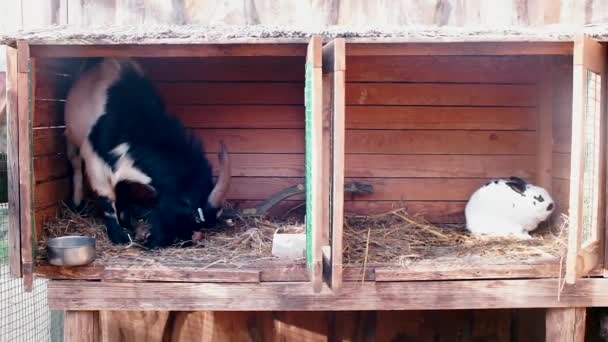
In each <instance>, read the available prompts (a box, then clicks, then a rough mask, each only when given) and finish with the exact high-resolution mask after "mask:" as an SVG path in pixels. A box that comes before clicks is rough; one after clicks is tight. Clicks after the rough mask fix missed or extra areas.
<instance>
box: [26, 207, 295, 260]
mask: <svg viewBox="0 0 608 342" xmlns="http://www.w3.org/2000/svg"><path fill="white" fill-rule="evenodd" d="M276 231H278V232H284V233H303V232H304V225H303V224H301V223H299V222H298V221H297V220H295V219H289V220H287V221H276V220H269V219H264V218H239V219H235V220H233V221H232V223H226V224H224V225H223V226H221V227H218V228H216V229H214V230H209V231H204V233H203V234H202V239H201V240H197V241H186V242H182V243H179V244H175V245H172V246H169V247H166V248H161V249H157V250H148V249H146V248H144V247H143V246H142V245H141V243H140V242H138V241H133V242H132V243H131V244H129V245H122V246H121V245H114V244H112V243H111V242H110V241H109V239H108V236H107V233H106V228H105V226H104V225H103V222H102V221H101V219H99V218H98V217H96V215H94V213H93V210H92V206H88V207H87V209H85V210H84V211H83V213H82V214H78V213H75V212H73V211H71V210H69V209H67V208H65V209H64V210H62V213H61V214H60V216H59V217H58V218H56V219H53V220H49V221H48V222H47V223H46V224H45V227H44V237H43V239H42V241H41V242H40V248H39V251H40V253H39V255H38V258H39V261H43V260H46V240H47V239H48V238H52V237H57V236H63V235H89V236H94V237H96V253H97V258H96V260H95V261H94V263H93V264H94V265H95V264H97V265H109V264H125V263H129V264H136V263H137V264H163V265H171V264H177V265H195V266H197V267H198V266H201V267H211V266H225V267H245V266H247V265H249V264H252V263H256V262H260V261H272V260H277V258H275V257H273V256H272V239H273V235H274V233H275V232H276ZM132 235H134V234H132ZM282 260H284V259H282ZM297 261H298V260H294V262H297ZM302 261H303V260H302Z"/></svg>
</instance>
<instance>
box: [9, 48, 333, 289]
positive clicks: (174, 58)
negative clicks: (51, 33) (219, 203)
mask: <svg viewBox="0 0 608 342" xmlns="http://www.w3.org/2000/svg"><path fill="white" fill-rule="evenodd" d="M9 50H10V51H9V74H10V75H9V94H10V97H9V99H10V102H9V111H10V113H11V114H10V117H11V123H10V129H11V139H12V143H11V148H12V150H11V155H10V156H11V158H10V160H11V169H10V173H11V177H12V179H11V195H12V197H11V203H13V205H12V207H11V208H12V211H11V213H12V215H20V216H19V220H20V224H18V221H13V226H12V230H11V231H12V233H13V234H12V235H11V236H12V240H11V241H12V242H13V245H12V247H13V250H12V256H11V265H12V270H13V273H14V274H16V275H22V276H23V277H25V278H26V280H27V281H26V283H29V284H31V279H32V275H34V274H36V275H39V276H43V277H47V278H50V279H64V278H69V279H87V280H94V279H99V280H111V279H120V280H123V281H129V280H131V281H138V280H148V281H189V282H230V283H251V282H254V283H258V282H276V281H291V282H308V281H312V282H314V283H315V285H316V286H315V288H317V289H318V288H319V286H320V285H321V258H320V251H321V250H320V244H319V241H318V239H320V238H321V232H320V231H319V229H321V226H320V218H321V212H320V206H319V202H318V201H313V203H310V200H309V201H308V202H309V204H311V205H310V206H307V208H306V210H307V214H306V218H307V219H306V223H307V224H308V227H307V230H308V234H307V235H308V239H309V240H311V241H310V243H309V246H310V247H309V250H308V256H307V258H303V259H301V260H299V261H292V260H287V261H277V260H276V259H275V260H268V259H270V258H268V257H265V258H260V259H259V260H257V261H253V262H245V263H243V264H241V265H239V264H236V266H235V265H234V264H232V265H230V266H228V265H227V264H226V263H225V262H222V260H218V261H213V262H206V261H201V260H196V259H193V260H190V261H188V262H185V261H184V260H176V259H175V258H171V257H170V256H161V257H160V258H156V260H155V261H153V262H152V264H150V258H151V257H152V256H150V255H148V256H147V257H145V258H143V259H142V260H140V261H135V260H134V257H133V255H132V253H126V254H124V255H123V253H118V254H116V255H114V256H112V257H111V260H112V261H111V262H110V261H108V262H98V261H96V262H94V263H93V264H91V265H90V266H83V267H75V268H71V269H69V268H62V267H55V266H52V265H50V264H48V263H47V262H46V261H45V260H44V258H41V257H40V254H41V253H43V252H44V250H43V249H44V246H43V245H40V246H41V247H42V248H39V250H38V251H37V250H36V249H37V246H38V245H39V243H40V241H41V239H43V238H44V236H45V234H46V233H47V232H46V231H45V230H46V228H45V225H46V224H47V223H48V222H49V221H52V220H53V219H54V218H55V217H57V215H58V213H60V212H61V211H62V209H63V207H64V204H63V203H64V202H68V200H69V198H70V196H71V177H70V165H69V163H68V160H67V158H66V151H65V149H66V147H65V137H64V133H63V132H64V128H63V125H64V121H63V103H64V101H65V98H66V95H67V91H68V89H69V87H70V85H71V83H72V82H73V80H74V78H75V75H76V72H77V70H78V68H79V66H80V65H82V61H83V58H88V57H126V56H128V57H133V58H136V59H137V61H138V62H139V63H140V65H141V66H142V67H143V69H144V72H145V73H146V74H147V76H148V77H149V78H150V79H151V80H153V82H154V83H155V85H156V87H157V88H158V89H159V91H160V94H161V96H162V97H163V98H164V100H165V102H166V104H167V106H168V110H169V112H171V113H173V114H174V115H176V116H177V117H178V118H179V119H180V120H181V121H182V122H183V123H184V125H185V126H186V128H188V129H189V130H191V131H193V132H194V134H195V135H197V136H199V137H200V138H201V140H202V141H203V144H204V146H205V149H206V153H208V159H209V160H210V161H211V163H212V164H215V163H217V157H216V156H215V153H216V152H218V149H219V142H220V140H223V141H224V142H225V144H226V145H227V147H228V150H229V152H230V158H231V164H232V176H233V183H232V185H231V189H232V190H231V192H230V194H229V195H228V198H227V200H228V202H231V203H232V204H233V205H235V206H236V207H237V208H242V209H247V208H251V207H254V206H255V205H257V204H258V203H259V202H261V201H262V200H265V199H267V198H269V197H271V196H272V195H273V194H275V193H277V192H280V191H281V190H283V189H284V188H287V187H290V186H294V185H298V184H304V181H305V178H306V179H308V180H307V183H309V184H310V185H309V186H308V192H307V196H306V197H308V198H309V199H311V198H315V196H319V192H320V189H321V184H320V183H317V182H311V181H310V179H311V177H312V178H314V179H318V178H319V177H320V175H319V172H320V170H321V168H320V165H319V163H320V161H321V160H320V158H316V157H315V156H318V155H320V152H318V151H320V146H321V144H320V135H319V134H317V132H318V131H320V127H321V121H320V115H321V103H320V96H321V94H320V90H321V87H320V82H321V78H320V77H321V69H320V67H321V64H320V63H321V39H320V38H318V37H317V38H314V39H312V40H311V41H310V42H309V43H308V44H307V43H306V42H305V41H300V42H298V43H286V44H270V43H269V44H265V43H263V42H260V43H258V42H255V43H251V44H223V45H222V44H207V45H190V46H188V45H172V46H168V47H166V46H160V45H157V46H150V45H148V46H133V45H126V46H125V45H114V46H109V45H92V46H83V45H64V46H62V45H47V44H42V45H36V44H30V43H28V42H23V41H20V42H18V43H17V48H16V49H12V48H9ZM305 80H306V82H305ZM305 83H307V84H306V86H305ZM305 89H306V96H305ZM305 98H306V106H305ZM305 109H306V112H307V113H306V118H305ZM305 123H306V125H305ZM305 126H306V128H305ZM17 133H18V134H17ZM305 133H306V134H305ZM151 134H162V132H151ZM305 135H306V139H305ZM15 141H18V145H17V144H15V143H14V142H15ZM305 141H306V143H307V145H308V149H309V152H308V154H307V158H306V159H307V160H308V161H307V163H308V165H306V162H305ZM17 146H18V148H17ZM308 157H310V158H308ZM306 172H308V174H306ZM17 184H19V187H17V186H16V185H17ZM303 200H304V196H303V195H300V196H299V197H298V196H296V197H292V198H289V199H288V200H287V201H283V202H281V203H279V207H278V208H274V210H275V211H276V212H278V213H280V214H283V213H285V212H287V211H288V210H289V209H290V208H292V207H294V206H295V207H297V206H298V205H299V203H302V201H303ZM67 226H69V224H68V225H66V227H65V229H68V230H69V228H68V227H67ZM325 235H326V234H325ZM313 239H315V241H312V240H313ZM243 243H245V242H243ZM270 243H272V241H270ZM267 247H268V246H267ZM310 249H314V250H315V252H313V251H311V250H310ZM200 252H201V253H203V254H204V253H205V252H204V249H201V250H200ZM192 253H195V252H194V251H193V252H192ZM226 253H230V250H226ZM98 254H99V252H98ZM152 258H153V257H152ZM98 259H99V255H98ZM145 259H148V261H146V260H145ZM307 264H308V265H307Z"/></svg>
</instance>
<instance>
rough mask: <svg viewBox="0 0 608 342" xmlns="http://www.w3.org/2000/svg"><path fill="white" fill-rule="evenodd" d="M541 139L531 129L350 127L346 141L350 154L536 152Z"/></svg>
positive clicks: (521, 153)
mask: <svg viewBox="0 0 608 342" xmlns="http://www.w3.org/2000/svg"><path fill="white" fill-rule="evenodd" d="M537 139H538V137H537V135H536V133H535V132H530V131H464V130H463V131H460V130H450V131H447V130H412V131H409V130H378V129H376V130H347V131H346V142H345V144H346V153H349V154H359V153H361V154H424V155H429V154H443V155H445V154H487V155H491V154H503V155H505V154H510V155H534V154H536V151H534V147H536V146H537V145H538V144H537ZM545 145H546V146H548V147H549V148H551V145H550V144H545ZM548 153H549V154H551V151H550V150H549V151H548Z"/></svg>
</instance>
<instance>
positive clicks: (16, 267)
mask: <svg viewBox="0 0 608 342" xmlns="http://www.w3.org/2000/svg"><path fill="white" fill-rule="evenodd" d="M6 64H7V65H6V67H7V68H6V116H7V117H6V122H7V126H8V129H7V131H8V141H7V162H8V175H7V176H8V241H9V253H8V258H9V267H10V271H11V275H12V276H13V277H21V229H20V227H21V225H20V222H21V218H20V216H19V213H20V211H19V208H20V205H19V121H18V119H19V107H18V99H19V97H18V95H17V88H18V83H17V82H18V81H17V80H18V72H17V49H14V48H11V47H7V48H6Z"/></svg>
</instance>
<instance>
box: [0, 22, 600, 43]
mask: <svg viewBox="0 0 608 342" xmlns="http://www.w3.org/2000/svg"><path fill="white" fill-rule="evenodd" d="M581 33H587V34H590V35H591V36H593V37H594V38H596V39H599V40H602V41H608V25H594V26H585V27H574V26H563V25H556V26H546V27H542V28H531V27H528V28H522V27H518V28H515V27H507V28H497V27H467V28H461V27H417V26H407V27H404V26H399V27H389V26H382V27H341V26H333V27H327V28H322V29H309V28H298V27H289V28H286V27H278V26H262V25H253V26H194V25H189V26H111V27H98V28H77V27H66V26H53V27H48V28H45V29H39V30H30V31H18V32H14V33H10V34H0V43H1V44H5V45H15V43H16V41H17V40H26V41H28V42H30V44H69V45H87V44H200V43H239V42H306V41H307V38H308V37H310V36H311V35H321V36H323V37H325V38H327V39H330V38H334V37H344V38H347V39H348V40H351V41H362V42H363V41H379V40H389V41H396V42H397V41H402V42H495V41H501V42H526V41H538V42H547V41H549V42H563V41H572V40H573V39H574V37H575V36H576V35H577V34H581Z"/></svg>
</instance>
